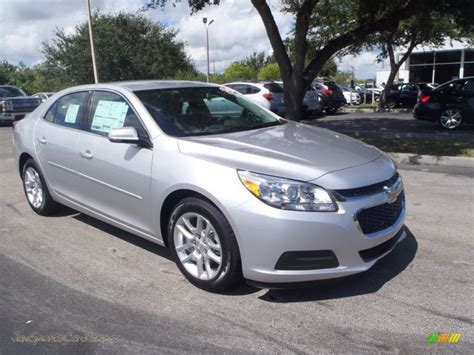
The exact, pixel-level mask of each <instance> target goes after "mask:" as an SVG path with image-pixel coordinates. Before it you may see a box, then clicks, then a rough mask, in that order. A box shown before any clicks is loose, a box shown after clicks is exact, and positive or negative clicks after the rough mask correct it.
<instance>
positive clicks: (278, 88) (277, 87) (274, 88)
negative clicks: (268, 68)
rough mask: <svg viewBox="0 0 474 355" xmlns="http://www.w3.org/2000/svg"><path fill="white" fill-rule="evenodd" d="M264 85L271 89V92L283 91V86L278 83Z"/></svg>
mask: <svg viewBox="0 0 474 355" xmlns="http://www.w3.org/2000/svg"><path fill="white" fill-rule="evenodd" d="M263 87H264V88H265V89H268V90H270V92H273V93H275V94H281V93H283V88H282V87H281V86H280V85H279V84H277V83H269V84H264V85H263Z"/></svg>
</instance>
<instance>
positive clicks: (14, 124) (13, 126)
mask: <svg viewBox="0 0 474 355" xmlns="http://www.w3.org/2000/svg"><path fill="white" fill-rule="evenodd" d="M17 123H18V121H13V122H12V129H15V126H16V124H17Z"/></svg>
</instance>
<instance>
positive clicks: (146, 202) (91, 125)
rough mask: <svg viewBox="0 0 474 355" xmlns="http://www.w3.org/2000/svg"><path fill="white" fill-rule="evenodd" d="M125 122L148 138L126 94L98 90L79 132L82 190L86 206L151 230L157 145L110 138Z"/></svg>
mask: <svg viewBox="0 0 474 355" xmlns="http://www.w3.org/2000/svg"><path fill="white" fill-rule="evenodd" d="M122 127H134V128H135V129H136V130H137V133H138V135H139V136H141V137H144V138H148V133H147V131H146V129H145V128H144V125H143V124H142V122H141V120H140V119H139V117H138V115H137V114H136V112H135V110H134V109H133V107H132V106H131V104H130V103H129V102H128V101H127V100H126V99H125V98H124V97H123V96H121V95H119V94H118V93H115V92H110V91H95V92H94V93H93V95H92V98H91V103H90V115H89V120H88V125H87V132H84V133H82V134H80V136H79V140H78V144H77V150H78V152H79V156H80V161H81V163H80V166H79V175H80V178H81V184H80V188H81V195H82V196H83V197H84V204H85V205H86V206H87V207H88V208H91V209H92V210H94V211H97V212H99V213H101V214H103V215H105V216H109V217H112V218H114V219H115V220H118V221H120V222H123V223H125V224H127V225H129V226H133V227H135V228H136V229H138V230H141V231H143V232H148V233H150V232H151V231H152V228H151V223H150V221H151V218H150V179H151V166H152V160H153V150H152V149H151V148H143V147H140V146H138V145H136V144H129V143H112V142H110V141H109V139H108V137H107V134H108V133H109V132H110V131H111V130H112V129H114V128H122ZM155 217H156V216H155Z"/></svg>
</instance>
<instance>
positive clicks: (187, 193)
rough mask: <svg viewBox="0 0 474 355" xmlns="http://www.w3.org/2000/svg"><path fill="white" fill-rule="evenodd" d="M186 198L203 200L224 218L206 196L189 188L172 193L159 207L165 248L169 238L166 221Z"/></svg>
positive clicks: (216, 206) (220, 209)
mask: <svg viewBox="0 0 474 355" xmlns="http://www.w3.org/2000/svg"><path fill="white" fill-rule="evenodd" d="M188 197H196V198H199V199H201V200H204V201H206V202H208V203H210V204H211V205H213V206H214V207H215V208H217V209H218V210H219V211H220V212H221V213H222V214H223V215H224V216H225V213H224V212H223V211H222V208H220V207H219V206H218V205H217V204H216V203H214V202H213V201H212V200H211V199H210V198H208V197H207V196H205V195H203V194H202V193H200V192H197V191H195V190H192V189H189V188H182V189H179V190H175V191H172V192H171V193H169V194H168V196H166V198H165V199H164V201H163V204H162V205H161V211H160V231H161V237H162V238H163V243H164V244H165V246H167V247H168V245H169V242H168V237H169V236H168V220H169V218H170V216H171V212H172V211H173V208H174V207H176V205H177V204H178V203H179V202H180V201H181V200H183V199H185V198H188ZM226 218H227V217H226Z"/></svg>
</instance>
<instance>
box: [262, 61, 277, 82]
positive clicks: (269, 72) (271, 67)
mask: <svg viewBox="0 0 474 355" xmlns="http://www.w3.org/2000/svg"><path fill="white" fill-rule="evenodd" d="M280 78H281V74H280V67H278V64H277V63H269V64H267V65H265V66H264V67H262V68H261V69H260V70H259V71H258V80H280Z"/></svg>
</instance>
